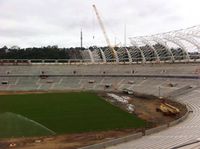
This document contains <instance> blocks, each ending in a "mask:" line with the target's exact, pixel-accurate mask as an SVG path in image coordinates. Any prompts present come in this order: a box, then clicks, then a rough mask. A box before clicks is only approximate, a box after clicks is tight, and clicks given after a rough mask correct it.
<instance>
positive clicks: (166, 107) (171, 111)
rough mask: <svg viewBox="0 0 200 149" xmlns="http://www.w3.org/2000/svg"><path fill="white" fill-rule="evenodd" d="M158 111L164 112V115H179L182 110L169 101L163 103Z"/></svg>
mask: <svg viewBox="0 0 200 149" xmlns="http://www.w3.org/2000/svg"><path fill="white" fill-rule="evenodd" d="M156 111H160V112H162V113H163V114H164V115H177V114H179V113H180V110H179V109H178V108H176V107H174V106H172V105H170V104H168V103H161V104H160V106H159V107H158V108H156Z"/></svg>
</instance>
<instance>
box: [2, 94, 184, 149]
mask: <svg viewBox="0 0 200 149" xmlns="http://www.w3.org/2000/svg"><path fill="white" fill-rule="evenodd" d="M30 93H45V92H42V91H41V92H40V91H37V92H21V91H20V92H0V95H7V94H30ZM98 94H99V95H100V96H102V97H106V99H108V100H107V101H108V102H110V101H112V98H110V97H108V96H107V93H104V92H102V93H98ZM114 94H116V95H119V96H128V97H129V98H130V99H129V100H128V101H129V103H130V104H133V105H134V107H135V110H134V113H133V114H134V115H137V116H138V117H140V118H141V119H143V120H145V121H147V122H148V124H149V125H148V126H147V127H148V128H152V127H156V126H159V125H162V124H166V123H169V122H171V121H173V120H175V119H178V118H179V117H181V116H183V115H184V114H185V113H186V108H185V106H184V105H182V104H179V103H176V102H173V101H170V100H166V102H167V103H169V104H171V105H173V106H175V107H177V108H179V109H180V111H181V112H180V114H179V115H177V116H164V115H163V114H162V113H161V112H157V111H156V108H157V107H158V106H159V105H160V103H161V101H160V100H159V99H156V98H154V99H145V98H138V97H134V96H133V95H126V94H124V93H114ZM112 104H113V102H112ZM114 105H115V106H118V107H119V108H122V109H124V106H123V105H122V104H119V103H114ZM124 110H125V109H124ZM146 129H147V128H146ZM143 130H144V129H126V130H115V131H104V132H88V133H79V134H66V135H58V136H49V137H31V138H9V139H1V140H0V149H10V148H14V149H76V148H79V147H83V146H87V145H91V144H95V143H99V142H103V141H107V140H110V139H114V138H119V137H122V136H126V135H129V134H133V133H136V132H141V131H143Z"/></svg>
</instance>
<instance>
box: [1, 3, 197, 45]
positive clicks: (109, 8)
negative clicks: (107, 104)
mask: <svg viewBox="0 0 200 149" xmlns="http://www.w3.org/2000/svg"><path fill="white" fill-rule="evenodd" d="M92 4H96V6H97V8H98V10H99V13H100V15H101V17H102V20H103V22H104V24H105V26H106V30H107V32H108V36H109V38H110V40H111V42H112V44H114V41H115V40H114V39H115V38H116V39H117V40H116V43H120V42H121V43H123V42H124V24H126V26H127V38H128V37H133V36H140V35H150V34H155V33H159V32H166V31H170V30H176V29H182V28H187V27H190V26H194V25H198V24H200V0H96V1H95V0H0V46H3V45H7V46H9V47H10V46H13V45H18V46H20V47H32V46H47V45H58V46H59V47H72V46H79V45H80V28H82V29H83V35H84V46H91V45H106V42H105V39H104V36H103V35H102V31H101V29H100V27H99V24H98V21H97V19H96V16H95V13H94V11H93V9H92ZM93 37H94V38H93ZM127 41H128V40H127Z"/></svg>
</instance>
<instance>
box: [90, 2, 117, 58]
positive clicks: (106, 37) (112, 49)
mask: <svg viewBox="0 0 200 149" xmlns="http://www.w3.org/2000/svg"><path fill="white" fill-rule="evenodd" d="M92 7H93V8H94V11H95V14H96V16H97V20H98V22H99V25H100V27H101V30H102V32H103V35H104V38H105V39H106V43H107V45H108V47H109V49H110V50H111V53H112V55H113V57H114V58H117V57H116V51H115V49H114V47H113V46H112V45H111V43H110V40H109V38H108V35H107V32H106V29H105V26H104V24H103V21H102V20H101V17H100V15H99V12H98V10H97V8H96V6H95V5H92Z"/></svg>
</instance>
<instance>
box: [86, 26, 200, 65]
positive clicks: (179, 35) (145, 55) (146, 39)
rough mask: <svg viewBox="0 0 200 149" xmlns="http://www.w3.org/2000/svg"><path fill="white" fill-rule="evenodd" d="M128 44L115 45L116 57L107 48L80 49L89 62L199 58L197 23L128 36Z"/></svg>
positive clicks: (199, 46) (199, 36)
mask: <svg viewBox="0 0 200 149" xmlns="http://www.w3.org/2000/svg"><path fill="white" fill-rule="evenodd" d="M129 39H130V43H131V45H130V46H128V47H123V46H122V47H115V50H116V53H117V58H114V57H113V56H112V53H111V50H110V49H109V48H108V47H107V48H106V47H105V48H99V47H93V48H92V49H91V48H90V49H88V50H86V51H84V52H83V53H84V54H82V55H83V56H82V57H83V59H88V60H90V61H91V62H101V61H102V62H128V63H133V62H141V63H148V62H176V61H179V62H180V61H183V62H187V61H188V62H189V61H200V25H199V26H193V27H190V28H187V29H181V30H175V31H170V32H166V33H160V34H155V35H150V36H139V37H131V38H129Z"/></svg>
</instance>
